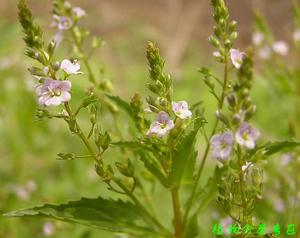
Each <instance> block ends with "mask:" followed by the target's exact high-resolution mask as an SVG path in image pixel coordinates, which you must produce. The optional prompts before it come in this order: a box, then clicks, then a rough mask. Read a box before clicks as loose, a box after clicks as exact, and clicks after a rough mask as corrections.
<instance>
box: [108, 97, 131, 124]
mask: <svg viewBox="0 0 300 238" xmlns="http://www.w3.org/2000/svg"><path fill="white" fill-rule="evenodd" d="M105 95H106V96H107V97H108V98H109V99H110V100H112V101H113V102H114V103H116V104H117V105H118V106H119V107H120V108H121V109H123V110H124V111H125V112H127V113H128V115H129V116H130V117H131V118H132V119H134V115H133V112H132V110H131V106H130V104H129V103H128V102H126V101H125V100H123V99H122V98H120V97H119V96H113V95H110V94H105Z"/></svg>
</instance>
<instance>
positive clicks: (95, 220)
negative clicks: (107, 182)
mask: <svg viewBox="0 0 300 238" xmlns="http://www.w3.org/2000/svg"><path fill="white" fill-rule="evenodd" d="M4 216H9V217H30V216H42V217H49V218H54V219H57V220H61V221H65V222H70V223H78V224H82V225H86V226H89V227H93V228H96V229H101V230H108V231H112V232H124V233H128V234H135V235H146V234H148V235H149V234H152V235H153V233H156V235H157V237H160V236H159V234H157V231H155V230H153V229H152V228H150V227H149V225H148V222H147V220H145V219H144V217H143V214H142V213H141V212H140V210H139V209H138V207H137V206H136V205H134V204H133V203H131V202H126V201H122V200H111V199H109V200H108V199H103V198H101V197H99V198H96V199H88V198H82V199H81V200H79V201H71V202H68V203H67V204H59V205H52V204H45V205H42V206H37V207H33V208H28V209H23V210H18V211H14V212H10V213H7V214H4Z"/></svg>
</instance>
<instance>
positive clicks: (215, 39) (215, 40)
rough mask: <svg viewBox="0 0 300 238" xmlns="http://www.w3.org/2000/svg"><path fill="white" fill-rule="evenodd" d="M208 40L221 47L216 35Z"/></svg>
mask: <svg viewBox="0 0 300 238" xmlns="http://www.w3.org/2000/svg"><path fill="white" fill-rule="evenodd" d="M208 41H209V42H210V43H211V44H212V45H213V46H215V47H217V48H219V47H220V42H219V41H218V39H217V38H215V37H214V36H210V37H209V38H208Z"/></svg>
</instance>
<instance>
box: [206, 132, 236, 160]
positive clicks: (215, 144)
mask: <svg viewBox="0 0 300 238" xmlns="http://www.w3.org/2000/svg"><path fill="white" fill-rule="evenodd" d="M233 143H234V138H233V133H232V132H231V131H230V132H225V133H223V134H216V135H214V136H213V137H212V138H211V139H210V145H211V148H212V157H213V158H216V159H227V158H228V157H229V156H230V154H231V151H232V147H233Z"/></svg>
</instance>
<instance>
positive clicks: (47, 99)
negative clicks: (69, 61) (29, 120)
mask: <svg viewBox="0 0 300 238" xmlns="http://www.w3.org/2000/svg"><path fill="white" fill-rule="evenodd" d="M70 90H71V82H70V81H67V80H64V81H60V80H52V79H50V78H47V79H45V81H44V83H43V84H41V85H39V86H38V87H37V88H36V94H37V96H38V102H39V104H41V105H45V106H47V107H48V106H58V105H60V104H62V103H64V102H68V101H70V100H71V94H70V93H69V91H70Z"/></svg>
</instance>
